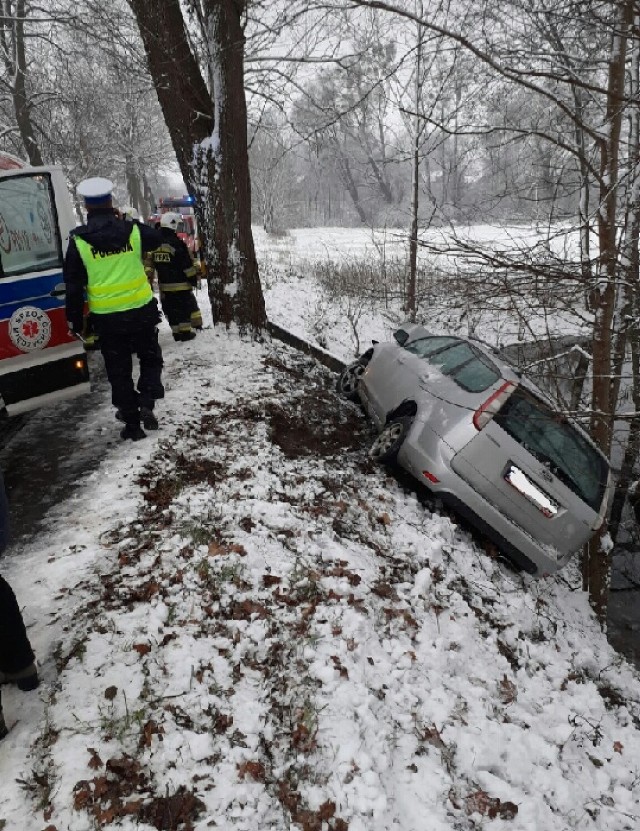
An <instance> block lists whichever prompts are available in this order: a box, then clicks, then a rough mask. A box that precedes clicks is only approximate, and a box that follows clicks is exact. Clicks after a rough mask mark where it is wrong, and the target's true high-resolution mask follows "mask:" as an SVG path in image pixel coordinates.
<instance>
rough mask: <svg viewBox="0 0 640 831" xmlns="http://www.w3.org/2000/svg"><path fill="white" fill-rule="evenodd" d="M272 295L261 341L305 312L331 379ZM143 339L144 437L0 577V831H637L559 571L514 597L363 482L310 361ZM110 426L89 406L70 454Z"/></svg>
mask: <svg viewBox="0 0 640 831" xmlns="http://www.w3.org/2000/svg"><path fill="white" fill-rule="evenodd" d="M300 237H301V241H302V247H303V249H304V251H305V255H306V256H308V255H309V251H311V249H312V247H313V245H317V246H318V247H319V248H320V247H323V245H324V247H325V249H326V248H327V247H328V248H331V247H332V246H334V247H335V246H336V245H337V242H336V239H335V238H334V237H332V239H331V241H330V242H329V243H327V244H324V243H322V242H318V238H317V237H315V236H314V235H313V234H312V232H304V234H303V233H300ZM343 242H344V244H347V245H352V247H357V246H358V245H360V244H362V237H358V236H357V235H356V234H355V232H353V231H344V232H343ZM257 247H258V251H259V253H260V256H261V257H265V256H267V254H268V255H269V256H270V257H272V258H273V257H274V256H275V254H274V253H273V250H272V249H270V250H269V252H267V247H266V241H265V240H264V238H262V237H261V236H260V235H257ZM282 256H283V257H285V256H293V255H292V254H291V252H290V251H289V255H285V254H283V255H282ZM271 262H273V259H272V260H271ZM270 273H271V278H270V285H269V287H268V289H267V291H266V295H267V305H268V312H269V316H270V318H271V319H272V320H274V322H276V323H279V324H280V325H282V326H285V327H286V328H290V329H292V330H294V331H296V332H297V333H298V334H309V333H310V331H311V330H312V329H313V328H314V327H313V326H312V324H313V323H314V322H316V321H317V317H314V315H315V314H316V311H317V309H318V302H320V303H321V305H322V306H323V307H324V309H325V314H324V321H325V332H324V336H325V341H326V344H327V347H328V348H329V349H330V351H332V352H334V353H335V354H337V355H338V356H339V357H342V358H344V359H349V358H350V357H351V355H352V353H353V340H352V337H351V334H350V333H349V331H348V327H346V326H345V325H344V320H343V319H342V318H341V316H340V314H339V312H338V311H336V310H333V312H332V311H331V310H330V308H329V306H328V304H327V301H326V298H325V299H323V298H321V297H320V295H319V293H318V292H317V290H316V287H315V286H314V285H312V284H311V283H310V281H309V280H303V279H300V278H299V277H297V276H294V277H291V276H287V277H283V278H282V280H278V278H277V277H275V276H273V275H274V274H275V271H273V270H272V271H271V272H270ZM201 304H202V306H203V310H204V312H205V316H206V315H207V313H208V305H207V303H206V299H205V298H204V294H201ZM361 325H362V326H363V331H362V338H363V339H365V338H366V337H382V336H386V335H388V333H389V331H390V329H391V326H392V321H391V319H390V318H389V317H388V316H387V317H380V316H379V317H378V318H375V316H373V315H372V316H370V317H369V318H367V319H363V320H362V322H361ZM316 328H317V327H316ZM161 335H162V337H161V342H162V345H163V348H164V354H165V360H166V371H165V380H166V387H167V395H166V399H165V400H164V402H162V406H161V407H160V408H159V414H160V416H161V419H162V425H161V429H160V430H159V431H158V433H157V434H150V435H149V437H148V439H147V440H146V441H144V442H139V443H137V444H135V445H132V444H131V443H121V442H114V444H113V447H112V449H111V450H110V452H109V453H108V454H107V456H106V458H105V459H104V461H102V462H101V464H100V465H99V467H98V468H97V469H96V470H95V471H93V472H91V473H90V474H88V475H87V476H86V478H85V481H83V482H82V487H81V488H80V489H78V490H76V491H74V493H73V494H72V495H71V496H70V497H68V498H66V499H62V500H61V501H60V502H59V504H58V505H57V506H56V507H55V508H53V509H52V510H51V511H50V512H49V513H48V515H47V517H46V518H45V519H46V526H47V528H48V529H49V530H48V533H47V534H46V536H45V535H40V536H39V537H38V538H36V539H35V540H31V541H30V542H28V543H25V544H20V543H18V544H16V545H15V546H14V547H13V548H12V550H11V551H10V552H9V553H8V555H7V556H5V557H4V558H3V560H2V561H1V567H2V572H3V574H4V575H5V576H6V577H7V579H9V581H10V582H11V583H12V585H13V587H14V589H15V591H16V593H17V595H18V598H19V600H20V602H21V605H23V606H24V612H25V619H26V622H27V624H28V628H29V634H30V637H31V638H32V642H33V645H34V648H35V650H36V652H37V654H38V658H39V661H40V662H41V667H42V677H43V684H42V685H41V687H40V689H39V690H38V691H37V692H35V693H20V692H19V691H17V690H16V689H13V688H4V689H3V702H4V709H5V714H6V717H7V721H8V724H9V725H10V726H11V728H12V729H11V732H10V734H9V736H8V737H7V738H6V739H5V740H4V741H2V743H0V828H1V829H4V831H25V830H26V829H28V830H29V831H31V829H38V830H39V829H47V831H54V829H55V831H89V830H90V829H91V830H93V829H96V828H102V827H107V828H108V827H114V828H121V829H138V831H139V829H154V828H155V829H176V831H177V829H185V831H186V830H187V829H198V831H204V829H206V828H223V829H238V831H258V830H259V831H290V829H303V831H396V830H397V831H425V829H429V831H441V830H444V829H456V831H467V830H468V831H471V830H472V829H473V830H474V831H477V830H478V829H492V830H493V829H495V831H500V829H511V831H565V829H580V831H592V830H593V831H605V829H606V831H623V830H624V831H637V829H638V828H640V678H639V675H638V672H637V671H636V670H634V669H633V668H632V667H630V666H629V665H628V664H627V663H626V661H625V660H624V659H623V658H621V657H620V656H619V655H618V654H617V653H616V652H615V651H614V650H613V649H612V648H611V646H610V645H609V644H608V643H607V640H606V638H605V637H604V635H602V634H601V632H600V631H599V628H598V626H597V625H596V623H595V621H594V619H593V617H592V615H591V612H590V610H589V607H588V603H587V599H586V597H585V595H584V593H583V592H582V591H581V589H580V587H579V586H580V581H579V578H578V575H577V574H576V572H575V570H574V569H573V568H571V567H569V568H568V569H567V570H566V571H565V572H564V573H563V574H562V575H560V576H558V577H556V578H548V579H544V580H539V581H532V580H530V579H529V578H526V577H521V576H519V575H515V574H513V573H512V572H510V571H509V570H507V569H506V568H505V567H504V566H503V565H501V564H500V563H498V562H496V561H495V560H493V559H491V558H490V557H489V556H488V555H487V553H485V551H484V550H483V548H482V545H481V544H480V543H479V542H477V541H474V539H473V538H472V537H471V536H470V535H469V534H468V533H467V532H466V531H465V530H464V529H463V528H461V527H460V526H459V524H458V523H457V521H456V520H455V519H454V518H451V517H449V516H446V515H443V514H440V513H438V512H436V511H435V510H434V509H432V508H430V507H429V506H425V505H423V504H422V503H421V501H420V500H419V499H418V498H417V496H416V494H415V493H414V492H412V491H411V490H408V489H405V488H404V487H403V486H402V484H401V483H400V482H398V481H396V480H395V479H394V478H393V477H392V476H391V475H390V473H389V472H388V471H386V470H384V469H380V468H377V467H374V466H373V465H372V464H371V463H370V462H369V460H368V458H367V455H366V447H367V446H368V443H369V442H370V438H371V435H370V428H369V426H368V425H367V423H366V422H365V420H364V419H363V417H362V416H361V414H360V412H359V411H358V410H357V408H355V407H354V406H352V405H350V404H348V403H345V402H341V401H339V400H338V398H337V397H336V396H335V394H334V391H333V388H334V382H335V379H334V377H333V376H332V375H331V374H330V373H329V372H327V371H326V370H325V369H323V368H321V367H318V366H317V365H315V364H314V362H313V361H312V360H310V359H308V358H304V357H302V356H301V355H300V354H298V353H296V352H294V351H293V350H291V349H289V348H287V347H285V346H283V345H282V344H280V343H277V342H273V343H265V344H251V343H248V342H244V341H241V340H239V339H238V337H237V336H236V335H235V334H234V333H233V332H231V333H227V332H226V331H224V330H221V329H218V328H215V329H213V328H210V329H208V330H206V331H205V332H203V333H202V334H201V335H200V336H199V337H198V338H197V339H196V340H195V341H194V342H192V343H188V344H174V343H173V341H172V340H171V338H170V334H169V332H168V329H167V328H166V327H164V326H163V329H162V333H161ZM117 429H118V428H117V424H116V422H115V421H113V416H112V411H111V410H110V408H108V407H105V408H104V409H102V410H99V411H97V412H93V413H89V414H87V415H86V416H85V417H84V419H83V421H82V422H81V423H79V424H78V425H77V436H78V437H79V438H78V441H79V442H80V444H82V443H83V442H87V443H90V442H91V441H92V437H93V438H94V439H97V438H98V437H101V436H103V435H104V434H105V431H106V432H109V433H111V432H113V433H114V434H115V433H116V431H117Z"/></svg>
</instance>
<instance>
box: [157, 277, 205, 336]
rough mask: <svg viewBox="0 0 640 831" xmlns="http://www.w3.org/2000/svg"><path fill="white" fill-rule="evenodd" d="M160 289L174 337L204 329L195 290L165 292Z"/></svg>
mask: <svg viewBox="0 0 640 831" xmlns="http://www.w3.org/2000/svg"><path fill="white" fill-rule="evenodd" d="M159 287H160V303H161V304H162V311H163V312H164V313H165V315H166V317H167V321H168V323H169V326H171V331H172V332H173V334H174V335H177V334H180V333H182V332H191V331H192V329H202V314H201V313H200V308H199V306H198V301H197V300H196V297H195V294H194V293H193V289H183V290H182V291H163V290H162V283H161V282H159Z"/></svg>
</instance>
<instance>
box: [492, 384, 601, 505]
mask: <svg viewBox="0 0 640 831" xmlns="http://www.w3.org/2000/svg"><path fill="white" fill-rule="evenodd" d="M495 421H496V422H497V423H498V424H499V425H500V427H502V429H503V430H505V431H506V432H507V433H508V434H509V435H510V436H512V437H513V438H514V439H515V440H516V441H517V442H518V443H519V444H521V445H522V446H523V447H524V448H525V449H526V450H528V451H529V453H531V454H532V455H533V456H535V457H536V459H538V460H539V461H540V462H542V463H543V464H544V465H545V466H546V467H548V468H549V470H550V471H551V473H553V474H554V475H555V476H557V477H558V479H560V481H562V482H563V483H564V484H565V485H566V486H567V487H568V488H570V489H571V490H572V491H573V492H574V493H575V494H576V495H577V496H579V497H580V499H582V500H583V501H584V502H586V503H587V505H589V506H590V507H591V508H593V510H594V511H596V512H598V511H599V510H600V505H601V504H602V499H603V497H604V493H605V488H606V484H607V477H608V473H609V470H608V466H607V463H606V461H605V460H604V458H603V457H602V456H601V455H600V453H598V452H597V450H595V449H594V448H593V447H592V446H591V445H590V444H589V442H588V441H587V440H586V439H585V438H584V436H582V435H581V434H580V433H579V432H578V431H577V430H576V428H575V427H574V426H573V425H572V424H571V423H570V422H569V421H567V420H566V419H565V418H564V417H563V416H561V415H560V414H559V413H555V412H554V411H553V410H552V409H551V408H549V407H548V406H547V405H546V404H544V402H542V401H540V400H539V399H537V398H535V397H534V396H532V395H531V394H530V393H528V392H526V391H525V390H523V389H522V387H518V388H517V389H516V390H515V391H514V393H513V394H512V395H511V396H510V397H509V399H508V401H507V402H506V403H505V404H504V406H503V407H502V409H501V410H500V412H499V413H497V415H496V416H495Z"/></svg>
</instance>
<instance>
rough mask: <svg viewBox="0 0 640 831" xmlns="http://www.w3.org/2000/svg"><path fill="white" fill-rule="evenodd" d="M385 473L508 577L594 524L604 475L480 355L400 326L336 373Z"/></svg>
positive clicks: (544, 562)
mask: <svg viewBox="0 0 640 831" xmlns="http://www.w3.org/2000/svg"><path fill="white" fill-rule="evenodd" d="M338 391H339V392H340V393H341V394H342V395H344V396H346V397H347V398H350V399H352V400H359V401H360V402H361V403H362V404H363V405H364V408H365V410H366V411H367V413H368V414H369V416H370V417H371V418H372V419H373V421H374V423H375V425H376V427H377V429H378V430H379V435H378V437H377V438H376V440H375V441H374V443H373V445H372V447H371V449H370V451H369V454H370V456H371V457H372V458H374V459H376V460H378V461H380V462H385V463H391V462H396V461H397V463H398V464H399V465H400V466H401V467H403V468H404V469H406V470H407V471H409V473H411V474H412V475H413V476H414V477H415V478H416V479H417V480H419V481H420V482H421V483H423V484H425V485H426V486H427V487H428V488H429V489H430V490H431V491H433V492H434V493H435V494H436V495H437V496H438V497H439V498H440V499H441V500H442V502H443V503H444V504H448V505H449V506H451V507H453V508H454V510H455V511H456V512H457V513H458V514H460V515H461V516H462V517H464V518H465V519H466V520H468V521H469V522H470V523H471V524H472V525H474V526H475V527H476V528H477V529H478V530H479V531H480V532H481V533H482V534H483V535H485V536H486V537H487V538H488V539H489V540H491V541H492V542H494V543H495V544H496V546H497V547H498V548H499V549H500V551H501V552H502V553H503V554H505V555H506V556H507V557H508V558H509V559H510V560H511V561H512V562H513V563H515V565H516V566H517V567H519V568H521V569H523V570H524V571H527V572H529V573H530V574H533V575H536V576H542V575H546V574H551V573H553V572H555V571H557V570H558V569H559V568H561V567H562V566H563V565H565V563H566V562H567V560H568V559H569V558H570V557H571V555H572V554H574V553H575V552H577V551H578V550H579V549H580V548H581V547H582V546H583V545H584V544H585V543H586V542H587V541H588V540H589V539H590V537H591V536H592V535H593V534H594V532H595V531H596V530H597V529H598V528H599V527H600V525H601V524H602V522H603V521H604V517H605V512H606V506H607V497H608V494H609V490H610V481H611V471H610V466H609V463H608V461H607V459H606V457H605V456H604V455H603V454H602V453H601V452H600V450H598V448H597V447H596V446H595V445H594V443H593V442H592V441H591V439H590V438H589V437H588V435H587V434H586V433H585V432H584V431H583V430H582V429H581V428H580V427H578V426H577V425H576V424H574V423H573V422H571V421H569V420H568V419H567V418H566V417H564V416H563V415H561V414H560V413H559V412H558V411H557V409H556V408H555V407H554V405H553V404H552V403H551V401H550V399H549V398H548V397H547V396H546V395H545V394H544V393H543V392H542V391H541V390H540V389H539V388H538V387H537V386H536V385H534V384H533V383H532V382H531V381H529V380H527V379H526V378H524V377H523V376H522V375H521V374H520V373H519V372H517V371H516V370H515V369H513V368H512V367H511V366H509V365H508V364H506V363H504V362H502V361H501V360H500V359H499V358H497V357H496V356H495V355H494V354H493V353H492V351H491V350H490V349H488V348H485V347H483V346H482V345H480V344H478V343H476V342H475V341H472V340H467V339H464V338H459V337H454V336H448V335H433V334H430V333H429V332H428V331H427V330H426V329H424V328H423V327H422V326H419V325H416V324H406V325H403V326H402V327H401V328H400V329H399V330H397V331H396V332H395V333H394V341H392V342H389V343H375V342H374V346H373V348H371V349H369V350H368V351H367V352H366V353H365V354H364V355H363V356H362V357H361V358H360V359H359V360H358V361H357V362H356V363H354V364H351V365H350V366H348V367H346V369H344V370H343V371H342V373H341V374H340V376H339V379H338Z"/></svg>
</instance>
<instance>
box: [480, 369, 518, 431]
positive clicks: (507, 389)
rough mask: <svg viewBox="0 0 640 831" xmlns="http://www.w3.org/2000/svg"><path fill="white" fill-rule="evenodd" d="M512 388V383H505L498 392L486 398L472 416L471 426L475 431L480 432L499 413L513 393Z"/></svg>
mask: <svg viewBox="0 0 640 831" xmlns="http://www.w3.org/2000/svg"><path fill="white" fill-rule="evenodd" d="M514 387H515V384H514V383H513V381H505V383H504V384H503V385H502V386H501V387H500V389H499V390H497V391H496V392H494V393H493V395H492V396H491V397H490V398H487V400H486V401H485V402H484V404H483V405H482V406H481V407H478V409H477V410H476V411H475V413H474V414H473V424H474V426H475V428H476V430H482V428H483V427H486V426H487V424H488V423H489V422H490V421H491V419H492V418H493V417H494V415H495V414H496V413H497V412H499V411H500V408H501V407H502V405H503V404H504V403H505V401H506V400H507V399H508V398H509V396H510V395H511V393H512V392H513V389H514Z"/></svg>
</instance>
